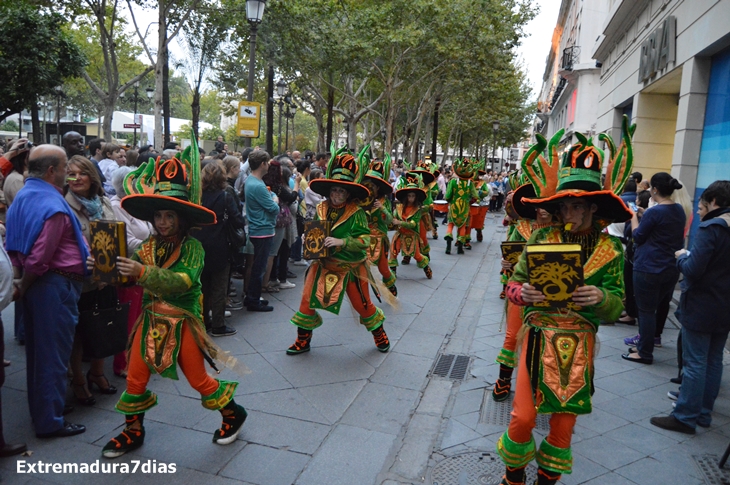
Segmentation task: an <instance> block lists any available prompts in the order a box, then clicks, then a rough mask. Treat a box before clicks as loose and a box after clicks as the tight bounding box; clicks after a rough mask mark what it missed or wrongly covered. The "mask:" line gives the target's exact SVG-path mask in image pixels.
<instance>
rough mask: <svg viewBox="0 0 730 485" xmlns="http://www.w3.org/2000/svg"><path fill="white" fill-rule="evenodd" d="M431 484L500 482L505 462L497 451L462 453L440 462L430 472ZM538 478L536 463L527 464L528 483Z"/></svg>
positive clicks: (471, 484)
mask: <svg viewBox="0 0 730 485" xmlns="http://www.w3.org/2000/svg"><path fill="white" fill-rule="evenodd" d="M428 475H429V476H428V480H427V481H426V483H430V484H431V485H490V484H493V483H499V481H500V480H501V479H502V475H504V463H502V460H501V459H500V458H499V456H497V454H496V453H462V454H460V455H454V456H450V457H448V458H445V459H443V460H441V461H440V462H438V463H437V464H436V465H435V466H434V467H433V469H432V470H430V472H429V474H428ZM536 479H537V468H536V467H535V465H532V464H530V465H528V466H527V483H534V481H535V480H536Z"/></svg>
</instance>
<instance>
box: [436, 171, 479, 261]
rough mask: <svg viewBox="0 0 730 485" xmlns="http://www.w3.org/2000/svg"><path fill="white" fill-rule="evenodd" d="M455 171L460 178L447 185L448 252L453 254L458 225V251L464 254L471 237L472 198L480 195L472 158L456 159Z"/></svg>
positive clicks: (446, 238)
mask: <svg viewBox="0 0 730 485" xmlns="http://www.w3.org/2000/svg"><path fill="white" fill-rule="evenodd" d="M453 169H454V173H455V174H456V176H457V177H458V178H452V179H451V180H449V184H448V185H447V186H446V195H445V197H444V198H445V199H446V201H447V202H448V203H449V225H448V226H447V229H446V232H447V234H446V236H444V239H445V240H446V254H451V242H452V241H453V240H454V236H453V232H454V226H456V228H457V231H458V234H457V236H456V253H457V254H464V245H465V244H466V243H467V242H468V237H469V208H470V205H471V201H472V199H476V198H478V197H479V193H478V192H477V189H476V187H475V186H474V182H473V181H472V178H473V177H474V170H475V167H474V165H473V164H472V163H471V161H470V160H468V159H466V158H464V159H460V158H459V159H456V160H455V161H454V164H453Z"/></svg>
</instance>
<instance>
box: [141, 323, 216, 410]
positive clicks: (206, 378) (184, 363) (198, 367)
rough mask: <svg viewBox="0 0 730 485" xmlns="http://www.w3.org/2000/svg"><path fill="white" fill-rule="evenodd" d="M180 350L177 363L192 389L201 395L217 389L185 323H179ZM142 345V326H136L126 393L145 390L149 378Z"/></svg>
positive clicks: (143, 391)
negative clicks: (180, 326)
mask: <svg viewBox="0 0 730 485" xmlns="http://www.w3.org/2000/svg"><path fill="white" fill-rule="evenodd" d="M181 325H182V332H181V334H180V352H179V353H178V356H177V363H178V365H179V366H180V369H181V370H182V372H183V374H185V377H186V378H187V380H188V382H189V383H190V385H191V386H192V388H193V389H195V390H196V391H198V392H199V393H200V395H201V396H209V395H211V394H213V393H214V392H215V391H217V390H218V386H219V385H220V384H219V383H218V381H216V380H215V379H213V378H212V377H211V376H210V375H209V374H208V372H207V371H206V370H205V363H204V361H203V353H202V352H201V351H200V348H199V347H198V344H196V343H195V339H194V338H193V334H192V333H191V332H190V329H189V328H188V324H187V323H181ZM141 345H142V328H141V327H139V328H137V333H135V335H134V342H133V343H132V350H131V352H130V356H129V370H128V371H127V372H128V373H127V393H128V394H136V395H140V394H144V393H145V391H146V390H147V383H148V382H149V380H150V374H151V373H150V368H149V367H147V364H146V363H145V361H144V359H143V358H142V352H141V351H140V347H141Z"/></svg>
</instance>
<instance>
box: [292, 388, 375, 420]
mask: <svg viewBox="0 0 730 485" xmlns="http://www.w3.org/2000/svg"><path fill="white" fill-rule="evenodd" d="M367 383H368V382H367V381H366V380H364V379H362V380H357V381H355V380H353V381H349V382H336V383H334V384H322V385H319V386H307V387H299V388H298V389H297V390H298V391H299V393H300V394H301V395H302V396H303V397H304V398H305V399H306V400H307V402H309V403H310V404H311V405H312V406H314V408H315V409H317V411H318V412H319V413H320V414H321V415H322V416H324V418H325V419H327V421H328V423H330V424H334V423H336V422H337V421H339V420H340V419H341V418H342V415H343V414H345V411H347V408H349V407H350V405H351V404H352V402H353V401H354V400H355V398H356V397H357V396H358V394H360V392H361V391H362V389H363V387H365V385H366V384H367Z"/></svg>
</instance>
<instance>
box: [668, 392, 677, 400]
mask: <svg viewBox="0 0 730 485" xmlns="http://www.w3.org/2000/svg"><path fill="white" fill-rule="evenodd" d="M667 397H668V398H669V399H671V400H672V401H676V400H677V399H679V391H669V392H668V393H667Z"/></svg>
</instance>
